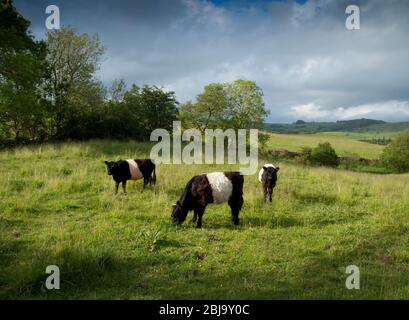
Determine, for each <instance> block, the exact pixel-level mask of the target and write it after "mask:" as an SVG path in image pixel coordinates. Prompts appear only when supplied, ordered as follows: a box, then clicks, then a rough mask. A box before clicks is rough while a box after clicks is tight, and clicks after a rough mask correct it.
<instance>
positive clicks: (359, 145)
mask: <svg viewBox="0 0 409 320" xmlns="http://www.w3.org/2000/svg"><path fill="white" fill-rule="evenodd" d="M354 134H355V133H351V135H352V136H351V137H348V136H347V135H346V134H345V133H334V132H331V133H311V134H280V133H269V135H270V139H269V141H268V142H267V148H271V149H287V150H289V151H298V152H299V151H301V149H302V148H303V147H316V146H317V145H318V143H320V142H325V141H328V142H329V143H331V145H332V147H333V148H334V149H335V151H336V152H337V154H338V156H345V157H346V156H357V155H358V156H360V157H363V158H367V159H375V158H379V156H380V155H381V153H382V151H383V149H384V147H383V146H380V145H376V144H371V143H367V142H362V141H358V139H361V138H356V137H357V136H354Z"/></svg>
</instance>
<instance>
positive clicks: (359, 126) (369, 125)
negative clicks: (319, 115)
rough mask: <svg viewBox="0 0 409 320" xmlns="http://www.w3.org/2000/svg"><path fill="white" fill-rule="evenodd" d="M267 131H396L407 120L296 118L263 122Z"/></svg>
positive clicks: (407, 125) (404, 126) (407, 124)
mask: <svg viewBox="0 0 409 320" xmlns="http://www.w3.org/2000/svg"><path fill="white" fill-rule="evenodd" d="M264 127H265V129H266V130H267V131H271V132H277V133H317V132H398V131H403V130H409V122H385V121H382V120H372V119H356V120H342V121H337V122H305V121H303V120H298V121H296V122H294V123H291V124H282V123H265V125H264Z"/></svg>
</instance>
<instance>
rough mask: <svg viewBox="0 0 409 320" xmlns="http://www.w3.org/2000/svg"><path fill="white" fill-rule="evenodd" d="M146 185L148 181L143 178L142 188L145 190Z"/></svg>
mask: <svg viewBox="0 0 409 320" xmlns="http://www.w3.org/2000/svg"><path fill="white" fill-rule="evenodd" d="M147 184H148V179H147V178H145V177H143V188H144V189H145V187H146V185H147Z"/></svg>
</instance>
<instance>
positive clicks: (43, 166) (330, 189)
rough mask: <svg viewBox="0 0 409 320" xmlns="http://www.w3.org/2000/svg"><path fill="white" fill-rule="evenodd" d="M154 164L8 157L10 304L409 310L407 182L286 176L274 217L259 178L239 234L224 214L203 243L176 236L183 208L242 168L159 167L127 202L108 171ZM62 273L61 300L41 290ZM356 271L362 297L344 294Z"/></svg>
mask: <svg viewBox="0 0 409 320" xmlns="http://www.w3.org/2000/svg"><path fill="white" fill-rule="evenodd" d="M275 143H276V141H275ZM294 145H295V144H294ZM283 147H284V146H283ZM285 147H286V146H285ZM368 147H372V145H369V144H368ZM338 148H342V146H338ZM369 150H370V149H368V151H367V153H368V154H373V153H371V152H372V151H371V152H370V151H369ZM371 150H372V149H371ZM374 150H376V149H374ZM375 153H376V152H375ZM148 155H149V145H148V144H139V143H134V142H114V141H92V142H88V143H63V144H59V145H43V146H36V147H26V148H21V149H17V150H14V151H3V152H1V153H0V163H1V166H0V199H1V200H0V298H3V299H5V298H29V299H68V298H71V299H72V298H78V299H96V298H108V299H180V298H186V299H203V298H209V299H233V298H237V299H255V298H259V299H298V298H307V299H315V298H325V299H338V298H345V299H374V298H380V299H390V298H397V299H407V298H408V297H409V277H408V276H407V272H408V268H409V267H408V263H409V198H408V197H407V196H406V195H407V194H408V193H409V176H408V175H372V174H365V173H354V172H347V171H342V170H334V169H326V168H306V167H300V166H296V165H292V164H288V163H278V165H280V167H281V170H280V174H279V181H278V185H277V188H276V189H275V194H274V197H273V203H272V204H270V203H264V202H263V201H262V195H261V191H260V186H259V184H258V182H257V178H256V176H248V177H246V178H245V186H244V191H245V194H244V198H245V202H244V207H243V210H242V212H241V215H240V217H241V223H240V225H239V226H238V227H235V226H233V225H232V224H231V222H230V220H229V208H228V206H227V205H219V206H216V205H214V206H209V207H208V209H207V210H206V212H205V215H204V217H203V224H204V225H203V229H201V230H199V229H195V228H194V226H193V225H191V224H190V223H189V222H188V221H186V222H185V223H184V224H183V225H182V226H181V227H179V228H175V227H174V226H173V225H172V224H171V223H170V208H171V205H172V203H174V202H175V200H177V199H178V197H179V195H180V193H181V192H182V190H183V188H184V186H185V184H186V182H187V181H188V179H189V178H190V177H191V176H192V175H194V174H199V173H203V172H207V171H214V170H227V169H229V168H232V169H234V166H227V165H226V166H220V165H219V166H211V165H202V166H188V165H160V166H158V168H157V177H158V183H157V185H156V187H154V188H150V187H148V188H147V189H146V190H145V191H143V192H142V186H141V184H142V183H141V182H140V181H139V182H130V183H129V186H128V195H127V196H125V195H123V194H121V193H120V194H118V195H117V196H115V195H114V194H113V193H114V182H113V181H112V179H111V177H109V176H107V174H106V171H105V168H104V165H103V160H106V159H119V158H128V157H129V158H134V157H135V158H136V157H147V156H148ZM269 160H271V159H269ZM262 162H263V161H262V160H260V165H261V163H262ZM190 217H191V214H190V215H189V217H188V219H190ZM51 264H56V265H58V266H59V267H60V270H61V289H60V290H58V291H55V290H54V291H48V290H46V289H45V288H44V285H43V283H44V282H45V279H46V277H47V276H48V275H47V274H45V269H46V266H47V265H51ZM352 264H354V265H357V266H359V267H360V271H361V289H360V290H352V291H351V290H347V289H346V288H345V279H346V277H347V275H346V274H345V267H346V266H348V265H352Z"/></svg>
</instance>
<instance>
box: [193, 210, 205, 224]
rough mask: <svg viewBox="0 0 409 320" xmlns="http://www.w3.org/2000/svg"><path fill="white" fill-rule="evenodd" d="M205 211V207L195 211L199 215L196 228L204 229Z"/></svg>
mask: <svg viewBox="0 0 409 320" xmlns="http://www.w3.org/2000/svg"><path fill="white" fill-rule="evenodd" d="M204 211H205V208H203V207H200V208H197V209H195V213H196V214H197V218H198V219H197V224H196V228H201V227H202V216H203V213H204Z"/></svg>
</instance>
